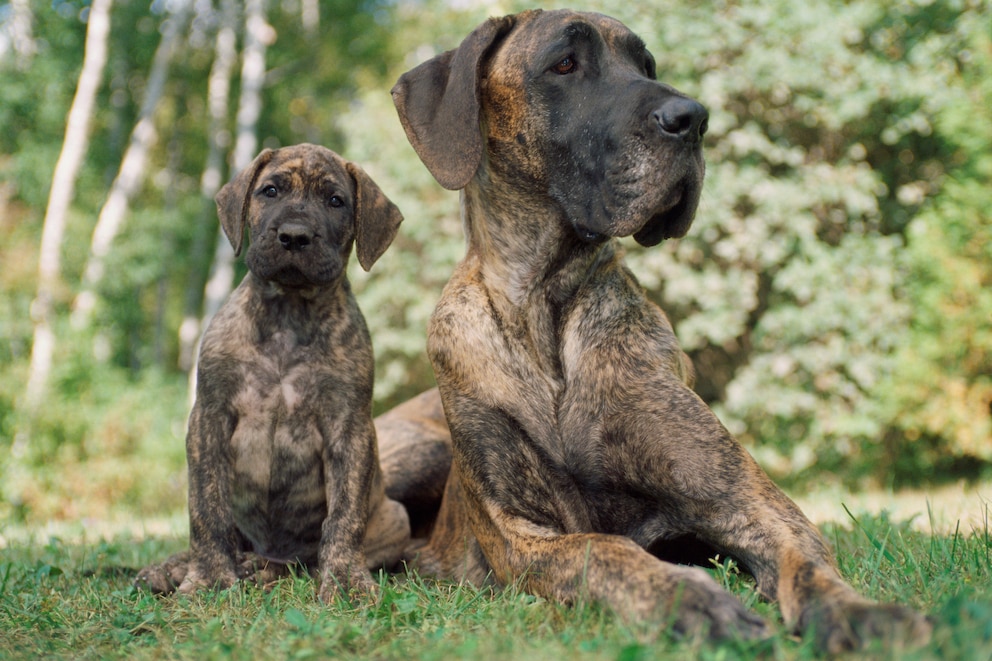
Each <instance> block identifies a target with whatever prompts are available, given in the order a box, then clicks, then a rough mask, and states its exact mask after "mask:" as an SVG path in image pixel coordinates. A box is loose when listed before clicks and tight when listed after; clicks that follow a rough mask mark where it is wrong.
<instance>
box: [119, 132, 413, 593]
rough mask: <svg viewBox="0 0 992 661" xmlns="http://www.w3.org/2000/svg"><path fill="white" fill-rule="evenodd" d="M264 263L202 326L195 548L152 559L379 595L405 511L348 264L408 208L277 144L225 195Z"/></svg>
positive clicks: (191, 439) (167, 575) (194, 454)
mask: <svg viewBox="0 0 992 661" xmlns="http://www.w3.org/2000/svg"><path fill="white" fill-rule="evenodd" d="M216 200H217V210H218V214H219V217H220V221H221V225H222V227H223V229H224V232H225V234H226V235H227V238H228V239H230V241H231V245H232V246H234V250H235V253H236V254H240V252H241V245H242V238H243V234H244V230H245V229H246V228H247V229H248V230H249V232H250V239H251V240H250V246H249V248H248V251H247V255H246V263H247V266H248V269H249V273H248V274H247V275H246V276H245V278H244V280H243V281H242V282H241V284H240V286H239V287H238V288H237V289H236V290H235V291H234V292H233V293H232V294H231V296H230V298H229V299H228V300H227V302H226V303H225V304H224V305H223V306H222V307H221V309H220V310H219V311H218V313H217V315H216V316H215V317H214V319H213V321H212V322H211V323H210V326H209V328H208V329H207V331H206V333H205V334H204V336H203V340H202V345H201V348H200V357H199V367H198V372H197V380H198V382H197V390H196V403H195V404H194V406H193V410H192V413H191V415H190V419H189V429H188V433H187V436H186V454H187V459H188V463H189V515H190V548H189V551H188V553H182V554H179V555H177V556H174V557H172V558H169V559H168V560H167V561H165V562H164V563H162V564H160V565H153V566H151V567H147V568H145V569H144V570H142V571H141V572H140V573H139V575H138V578H137V583H138V584H139V585H142V586H145V587H147V588H149V589H151V590H152V591H154V592H160V593H168V592H171V591H172V590H174V589H175V588H176V587H177V586H178V589H179V591H180V592H183V593H190V592H193V591H195V590H197V589H200V588H204V587H220V588H226V587H230V586H231V585H233V584H234V583H235V582H236V581H237V580H238V579H241V578H247V577H250V576H255V577H256V579H258V580H268V579H270V578H273V577H276V576H279V575H281V574H282V573H284V571H283V570H284V569H285V567H287V566H288V565H290V564H293V563H299V564H301V565H303V566H305V567H307V568H310V569H314V568H316V569H317V570H318V573H319V577H320V592H319V594H320V598H321V599H322V600H324V601H325V602H326V601H327V600H329V599H332V598H334V596H335V595H337V594H339V592H343V593H344V594H348V595H350V594H357V595H366V594H369V593H371V592H373V591H374V590H375V588H376V585H375V583H374V581H373V580H372V576H371V574H370V573H369V569H371V568H375V567H382V566H386V567H389V566H390V565H393V564H394V563H396V562H397V560H398V559H399V556H400V554H401V552H402V550H403V548H404V546H405V544H406V543H407V541H408V539H409V537H410V526H409V520H408V517H407V513H406V510H405V509H404V508H403V506H402V505H400V504H399V503H397V502H396V501H393V500H391V499H389V498H387V497H386V495H385V492H384V490H383V484H382V476H381V469H380V466H379V458H378V451H377V447H376V435H375V429H374V427H373V424H372V383H373V357H372V344H371V341H370V339H369V333H368V330H367V328H366V325H365V320H364V318H363V316H362V313H361V311H360V310H359V309H358V305H357V304H356V302H355V298H354V296H353V295H352V292H351V287H350V285H349V283H348V279H347V277H346V274H345V266H346V264H347V261H348V257H349V255H350V254H351V250H352V245H354V246H355V250H356V252H357V255H358V261H359V263H360V264H361V266H362V268H364V269H365V270H368V269H369V268H371V266H372V265H373V264H374V263H375V261H376V260H377V259H378V258H379V257H380V256H381V255H382V253H383V252H384V251H385V250H386V248H387V247H388V246H389V244H390V243H391V242H392V240H393V237H394V236H395V235H396V231H397V229H398V227H399V225H400V223H401V221H402V219H403V217H402V215H401V214H400V212H399V210H398V209H397V208H396V206H395V205H393V203H392V202H390V201H389V199H388V198H387V197H386V196H385V195H384V194H383V193H382V191H381V190H380V189H379V187H378V186H377V185H376V184H375V183H374V182H373V181H372V179H371V178H369V176H368V175H367V174H366V173H365V172H364V171H363V170H362V169H361V168H360V167H359V166H357V165H356V164H354V163H351V162H348V161H346V160H344V159H342V158H341V157H340V156H338V155H337V154H335V153H334V152H332V151H330V150H328V149H325V148H324V147H319V146H316V145H309V144H302V145H296V146H293V147H286V148H283V149H276V150H268V149H267V150H265V151H263V152H262V153H261V154H259V156H258V157H257V158H256V159H255V161H254V162H253V163H252V164H251V165H250V166H249V167H248V168H247V169H246V170H244V171H243V172H241V173H240V174H239V175H237V177H236V178H235V179H234V180H233V181H231V182H230V183H228V184H227V185H226V186H224V187H223V188H222V189H221V190H220V192H219V193H218V194H217V198H216Z"/></svg>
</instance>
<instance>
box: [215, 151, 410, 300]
mask: <svg viewBox="0 0 992 661" xmlns="http://www.w3.org/2000/svg"><path fill="white" fill-rule="evenodd" d="M216 201H217V213H218V215H219V216H220V222H221V227H223V228H224V233H225V234H226V235H227V238H228V239H230V241H231V245H232V246H234V251H235V254H240V253H241V245H242V242H243V240H244V230H245V228H246V227H247V228H248V230H249V234H250V238H251V242H250V245H249V247H248V253H247V256H246V258H245V261H246V263H247V264H248V268H249V269H250V270H251V272H252V273H253V274H254V275H255V276H256V277H258V278H261V279H262V280H267V281H272V282H277V283H279V284H280V285H283V286H286V287H312V286H315V285H316V286H323V285H328V284H331V283H333V282H335V281H336V280H337V279H338V278H339V277H341V275H342V273H344V268H345V265H346V264H347V261H348V255H349V254H350V253H351V247H352V244H353V243H354V245H355V247H356V252H357V253H358V261H359V263H360V264H361V265H362V268H364V269H365V270H366V271H367V270H369V269H370V268H371V267H372V265H373V264H374V263H375V261H376V260H377V259H379V257H380V256H381V255H382V253H383V252H385V250H386V248H388V247H389V244H390V243H392V241H393V237H395V236H396V231H397V229H398V228H399V225H400V223H401V222H402V220H403V216H402V215H401V214H400V211H399V209H397V208H396V206H395V205H394V204H393V203H392V202H390V201H389V199H388V198H387V197H386V196H385V195H384V194H383V192H382V191H381V190H380V189H379V187H378V186H377V185H376V184H375V182H374V181H372V179H371V178H370V177H369V176H368V175H367V174H366V173H365V171H364V170H362V168H360V167H359V166H358V165H356V164H354V163H351V162H349V161H346V160H344V159H343V158H341V157H340V156H338V155H337V154H335V153H334V152H332V151H331V150H330V149H326V148H324V147H320V146H317V145H310V144H301V145H294V146H292V147H284V148H281V149H266V150H264V151H263V152H262V153H261V154H259V155H258V156H257V157H256V158H255V160H254V161H253V162H252V164H251V165H249V166H248V167H247V168H245V170H244V171H242V172H241V173H240V174H238V175H237V176H236V177H235V178H234V179H233V180H232V181H231V182H230V183H228V184H226V185H225V186H224V187H223V188H221V189H220V191H219V192H218V193H217V198H216Z"/></svg>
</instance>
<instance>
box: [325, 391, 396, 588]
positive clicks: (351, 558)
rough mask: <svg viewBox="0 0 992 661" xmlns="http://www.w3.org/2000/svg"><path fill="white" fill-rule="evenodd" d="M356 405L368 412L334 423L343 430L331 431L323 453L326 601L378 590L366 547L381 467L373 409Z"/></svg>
mask: <svg viewBox="0 0 992 661" xmlns="http://www.w3.org/2000/svg"><path fill="white" fill-rule="evenodd" d="M344 408H345V409H346V410H351V407H344ZM355 408H356V409H357V410H358V411H361V412H363V413H365V415H361V414H347V415H345V417H344V419H343V420H341V421H340V424H339V425H332V426H331V427H330V429H334V428H335V427H336V428H337V429H338V430H340V431H339V433H333V432H331V433H330V434H327V435H326V436H325V437H326V438H328V439H330V440H329V441H328V442H327V443H326V444H325V447H324V455H323V460H324V476H325V483H324V490H325V493H326V497H327V518H325V519H324V522H323V524H322V525H321V537H320V549H319V551H318V561H319V567H320V592H319V595H320V600H321V601H323V602H324V603H330V602H331V601H333V600H334V598H335V597H336V596H337V595H338V594H344V595H345V596H350V595H355V596H365V595H372V594H373V593H375V591H376V590H377V587H378V586H377V585H376V584H375V582H374V581H373V580H372V576H371V574H370V573H369V570H368V567H367V566H366V559H365V551H364V549H363V542H364V539H365V531H366V527H367V525H368V519H369V511H370V503H369V499H370V494H371V492H372V486H373V482H374V478H375V477H376V467H377V466H378V463H377V462H378V457H377V453H376V445H375V428H374V427H373V426H372V418H371V416H369V415H368V412H367V409H363V408H362V407H355ZM379 488H380V489H381V488H382V487H381V485H380V487H379Z"/></svg>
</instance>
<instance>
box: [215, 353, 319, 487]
mask: <svg viewBox="0 0 992 661" xmlns="http://www.w3.org/2000/svg"><path fill="white" fill-rule="evenodd" d="M320 353H321V352H320V351H319V350H318V349H316V348H312V347H307V346H298V345H297V344H295V343H294V341H293V338H292V337H291V336H289V337H287V336H281V335H276V336H273V338H271V340H270V341H269V342H268V343H266V344H265V345H263V346H261V347H260V350H259V351H258V352H254V355H253V356H252V358H251V359H250V360H246V361H244V362H242V363H241V365H240V366H239V371H240V372H241V377H242V378H241V379H240V381H241V383H242V387H241V389H240V391H239V392H238V394H237V395H236V396H235V397H234V399H233V401H232V407H233V409H234V412H235V414H236V416H237V421H238V422H237V426H236V428H235V431H234V435H233V437H232V439H231V450H232V453H233V455H234V463H235V472H236V474H237V475H239V476H240V477H241V479H242V480H245V481H247V482H250V483H252V484H254V485H256V486H258V487H262V488H265V487H268V488H272V487H273V486H274V485H275V484H278V483H280V482H283V481H284V479H286V478H292V477H299V475H300V474H302V473H308V472H319V471H320V458H321V453H322V450H323V447H324V444H325V443H326V439H325V435H326V432H327V431H328V430H327V423H326V421H327V420H328V419H329V418H330V417H331V416H332V415H333V411H334V409H335V402H334V392H333V389H331V388H328V384H329V383H330V382H332V381H333V376H334V375H333V373H332V371H331V369H330V368H329V366H328V365H327V363H326V358H325V357H324V356H322V355H320Z"/></svg>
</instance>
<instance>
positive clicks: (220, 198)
mask: <svg viewBox="0 0 992 661" xmlns="http://www.w3.org/2000/svg"><path fill="white" fill-rule="evenodd" d="M274 154H275V152H274V151H273V150H271V149H263V150H262V153H260V154H259V155H258V156H256V157H255V160H254V161H252V162H251V165H249V166H248V167H246V168H245V169H244V170H242V171H241V172H240V173H238V176H236V177H235V178H234V179H232V180H231V181H229V182H227V183H226V184H224V186H223V188H221V189H220V190H219V191H217V195H216V196H215V197H214V201H215V202H216V203H217V216H218V217H219V218H220V226H221V227H223V228H224V234H226V235H227V239H228V241H230V242H231V246H232V247H233V248H234V256H235V257H237V256H238V255H240V254H241V244H242V243H244V235H245V225H246V224H247V223H248V207H249V205H250V202H251V193H252V190H253V189H254V188H255V182H256V181H257V180H258V173H259V172H261V171H262V168H264V167H265V166H266V165H268V163H269V161H271V160H272V156H273V155H274Z"/></svg>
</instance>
